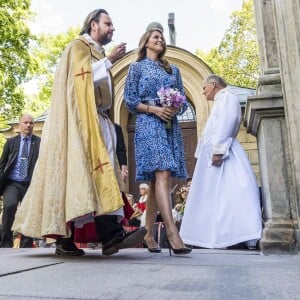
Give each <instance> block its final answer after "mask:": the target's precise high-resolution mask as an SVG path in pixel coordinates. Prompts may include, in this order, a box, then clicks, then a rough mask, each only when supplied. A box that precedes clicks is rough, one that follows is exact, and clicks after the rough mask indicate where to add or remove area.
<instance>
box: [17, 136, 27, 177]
mask: <svg viewBox="0 0 300 300" xmlns="http://www.w3.org/2000/svg"><path fill="white" fill-rule="evenodd" d="M27 172H28V138H24V139H23V147H22V152H21V163H20V169H19V176H20V177H21V178H23V179H24V178H26V177H27Z"/></svg>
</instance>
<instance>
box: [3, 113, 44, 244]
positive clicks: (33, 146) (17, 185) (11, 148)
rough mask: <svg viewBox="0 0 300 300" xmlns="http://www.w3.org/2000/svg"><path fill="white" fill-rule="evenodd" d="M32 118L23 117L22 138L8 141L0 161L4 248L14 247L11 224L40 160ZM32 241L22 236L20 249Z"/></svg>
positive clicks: (37, 140) (38, 139)
mask: <svg viewBox="0 0 300 300" xmlns="http://www.w3.org/2000/svg"><path fill="white" fill-rule="evenodd" d="M33 126H34V121H33V118H32V116H30V115H28V114H24V115H23V116H21V117H20V120H19V129H20V135H18V136H16V137H12V138H9V139H8V140H7V141H6V143H5V145H4V148H3V152H2V156H1V158H0V196H1V195H3V212H2V233H1V243H0V247H2V248H12V247H13V231H12V225H13V222H14V219H15V214H16V211H17V207H18V204H19V203H20V202H21V201H22V200H23V197H24V195H25V193H26V191H27V189H28V187H29V184H30V181H31V177H32V173H33V169H34V167H35V163H36V161H37V159H38V155H39V148H40V137H38V136H36V135H34V134H32V132H33ZM32 246H33V239H32V238H31V237H28V236H24V235H21V239H20V247H21V248H31V247H32Z"/></svg>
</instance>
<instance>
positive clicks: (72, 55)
mask: <svg viewBox="0 0 300 300" xmlns="http://www.w3.org/2000/svg"><path fill="white" fill-rule="evenodd" d="M114 30H115V28H114V26H113V23H112V20H111V18H110V16H109V15H108V13H107V12H106V11H105V10H103V9H97V10H95V11H93V12H91V13H90V14H89V15H88V16H87V18H86V20H85V22H84V25H83V28H82V30H81V33H80V36H79V38H77V39H75V40H73V41H72V42H71V43H69V45H67V47H66V49H65V50H64V52H63V54H62V57H61V60H60V62H59V64H58V67H57V70H56V74H55V78H54V83H53V90H52V102H51V106H50V109H49V111H48V115H47V119H46V121H45V124H44V128H43V133H42V139H41V146H40V154H39V158H38V161H37V164H36V167H35V170H34V173H33V178H32V181H31V185H30V187H29V189H28V191H27V193H26V195H25V197H24V199H23V201H22V204H21V206H20V208H19V209H18V211H17V214H16V218H15V223H14V226H13V229H14V230H15V231H18V232H21V233H23V234H25V235H26V236H31V237H35V238H42V237H53V238H56V239H57V245H56V254H57V255H69V256H72V255H83V254H84V251H83V250H82V249H78V248H77V247H76V245H75V243H74V241H75V242H76V241H80V242H101V243H102V253H103V254H104V255H111V254H114V253H116V252H118V251H119V249H122V248H127V247H130V246H133V245H134V244H135V243H138V242H140V241H142V239H143V237H144V235H145V229H144V228H141V229H139V230H137V231H134V232H131V233H127V232H125V231H124V229H123V227H122V225H121V224H120V221H121V219H122V217H123V216H124V215H123V214H124V210H123V206H124V201H123V198H122V197H121V193H120V184H121V181H122V176H121V172H120V168H119V165H118V163H117V156H116V134H115V129H114V125H113V123H112V121H111V120H110V118H109V117H108V114H107V111H109V110H110V111H112V108H113V106H112V105H113V104H112V99H113V82H112V78H111V76H110V72H109V70H110V68H111V66H112V64H113V63H114V62H116V61H117V60H119V59H120V58H122V57H123V56H124V55H125V52H126V47H125V44H124V43H121V44H120V45H118V46H116V47H115V48H114V49H113V50H112V52H111V53H110V55H109V56H108V57H105V55H104V50H103V45H106V44H107V43H109V42H110V41H111V39H112V36H113V32H114Z"/></svg>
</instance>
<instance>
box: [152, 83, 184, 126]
mask: <svg viewBox="0 0 300 300" xmlns="http://www.w3.org/2000/svg"><path fill="white" fill-rule="evenodd" d="M157 96H158V97H159V100H160V104H161V105H162V106H172V107H175V108H181V107H182V105H183V103H184V101H185V100H186V97H185V95H181V94H180V91H179V90H178V89H173V88H170V87H166V88H164V87H161V88H160V89H159V90H158V92H157ZM166 128H168V129H170V128H171V121H168V122H167V124H166Z"/></svg>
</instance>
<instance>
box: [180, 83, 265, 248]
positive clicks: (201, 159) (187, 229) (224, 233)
mask: <svg viewBox="0 0 300 300" xmlns="http://www.w3.org/2000/svg"><path fill="white" fill-rule="evenodd" d="M240 121H241V109H240V105H239V103H238V100H237V98H236V97H235V95H233V94H231V93H229V92H228V91H226V89H222V90H221V91H219V92H218V93H217V94H216V95H215V104H214V106H213V109H212V111H211V114H210V116H209V118H208V120H207V123H206V126H205V128H204V131H203V134H202V137H201V138H200V140H199V142H198V145H197V149H196V153H195V156H196V158H197V164H196V167H195V171H194V174H193V178H192V184H191V187H190V191H189V194H188V198H187V202H186V206H185V211H184V216H183V220H182V224H181V229H180V235H181V237H182V239H183V242H184V243H185V244H188V245H195V246H199V247H204V248H223V247H227V246H231V245H235V244H238V243H241V242H245V241H248V240H253V239H260V238H261V233H262V219H261V208H260V200H259V189H258V186H257V183H256V179H255V175H254V173H253V170H252V167H251V164H250V162H249V160H248V157H247V155H246V153H245V151H244V150H243V148H242V146H241V145H240V143H239V142H238V141H237V140H236V135H237V133H238V131H239V126H240ZM213 154H223V159H224V161H223V163H222V165H221V167H215V166H212V164H211V163H212V155H213Z"/></svg>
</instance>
